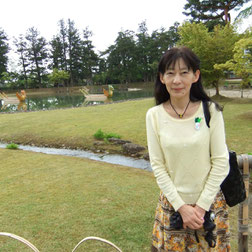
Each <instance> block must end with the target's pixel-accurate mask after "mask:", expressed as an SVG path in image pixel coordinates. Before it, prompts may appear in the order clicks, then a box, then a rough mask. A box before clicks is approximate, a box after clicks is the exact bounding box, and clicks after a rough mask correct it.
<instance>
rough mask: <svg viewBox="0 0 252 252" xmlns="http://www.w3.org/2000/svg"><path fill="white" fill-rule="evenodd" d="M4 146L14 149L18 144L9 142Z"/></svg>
mask: <svg viewBox="0 0 252 252" xmlns="http://www.w3.org/2000/svg"><path fill="white" fill-rule="evenodd" d="M6 148H7V149H10V150H16V149H18V145H17V144H15V143H10V144H7V145H6Z"/></svg>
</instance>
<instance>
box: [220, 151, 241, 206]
mask: <svg viewBox="0 0 252 252" xmlns="http://www.w3.org/2000/svg"><path fill="white" fill-rule="evenodd" d="M229 166H230V170H229V174H228V176H227V177H226V178H225V180H224V181H223V182H222V184H221V190H222V192H223V194H224V197H225V200H226V202H227V204H228V205H229V206H230V207H232V206H235V205H237V204H239V203H241V202H243V201H244V200H245V199H246V189H245V184H244V181H243V177H242V173H241V171H240V169H239V167H238V163H237V158H236V153H235V152H234V151H229Z"/></svg>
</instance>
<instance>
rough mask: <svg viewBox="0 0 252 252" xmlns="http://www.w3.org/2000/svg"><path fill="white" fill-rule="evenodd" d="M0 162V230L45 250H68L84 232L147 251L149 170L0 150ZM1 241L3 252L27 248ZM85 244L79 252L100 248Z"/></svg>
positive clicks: (152, 190) (151, 202)
mask: <svg viewBox="0 0 252 252" xmlns="http://www.w3.org/2000/svg"><path fill="white" fill-rule="evenodd" d="M0 160H1V163H2V164H4V165H1V169H0V177H1V184H0V191H1V203H0V208H1V214H0V223H1V229H0V232H10V233H14V234H16V235H19V236H22V237H24V238H25V239H27V240H29V241H30V242H31V243H32V244H34V245H35V246H36V247H37V248H38V249H39V250H40V251H46V252H47V251H54V252H56V251H59V252H62V251H72V250H71V249H73V248H74V247H75V245H76V244H77V243H78V242H79V241H80V240H81V239H83V238H85V237H87V236H98V237H102V238H105V239H108V240H110V241H112V242H113V243H115V244H116V245H117V246H119V247H120V248H121V249H123V251H139V252H140V251H149V248H150V243H151V230H152V225H153V218H154V211H155V206H156V203H157V200H158V194H159V190H158V188H157V186H156V182H155V179H154V178H153V175H152V173H150V172H147V171H142V170H139V169H133V168H128V167H123V166H118V165H110V164H105V163H101V162H96V161H90V160H86V159H81V158H74V157H62V156H53V155H46V154H39V153H32V152H25V151H21V150H7V149H0ZM0 241H1V242H0V251H1V252H2V251H12V252H13V251H26V250H21V249H20V248H19V246H17V245H18V243H17V242H12V241H11V239H10V238H0ZM87 245H88V246H87ZM87 245H85V246H84V244H83V246H81V247H80V249H79V250H78V251H101V250H99V249H98V250H95V248H94V246H93V245H94V242H88V243H87ZM17 247H18V248H17ZM21 247H22V246H21ZM82 247H83V249H81V248H82ZM15 248H16V249H15ZM87 248H89V250H88V249H87ZM27 251H29V250H28V249H27ZM108 251H111V250H108Z"/></svg>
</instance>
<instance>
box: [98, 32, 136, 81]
mask: <svg viewBox="0 0 252 252" xmlns="http://www.w3.org/2000/svg"><path fill="white" fill-rule="evenodd" d="M106 54H107V55H108V57H107V67H108V82H114V83H127V82H131V81H133V80H135V79H136V76H137V75H138V73H137V71H138V68H137V64H136V62H137V61H136V58H135V57H136V44H135V40H134V32H133V31H129V30H126V31H121V32H119V33H118V36H117V38H116V41H115V45H112V46H110V47H109V48H108V50H106V51H105V52H104V53H103V55H106Z"/></svg>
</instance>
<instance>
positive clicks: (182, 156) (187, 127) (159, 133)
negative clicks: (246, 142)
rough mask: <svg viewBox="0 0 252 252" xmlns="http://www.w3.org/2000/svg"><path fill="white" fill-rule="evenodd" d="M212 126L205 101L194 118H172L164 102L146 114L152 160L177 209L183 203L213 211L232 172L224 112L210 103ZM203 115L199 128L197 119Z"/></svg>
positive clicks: (159, 179) (166, 192) (165, 189)
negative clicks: (208, 123) (213, 206)
mask: <svg viewBox="0 0 252 252" xmlns="http://www.w3.org/2000/svg"><path fill="white" fill-rule="evenodd" d="M210 113H211V120H210V129H209V128H208V127H207V125H206V122H205V117H204V112H203V106H202V102H201V104H200V106H199V108H198V110H197V111H196V113H195V114H194V115H193V116H191V117H190V118H186V119H179V118H178V119H176V118H173V117H171V116H170V115H169V114H168V113H167V112H166V110H165V109H164V107H163V104H161V105H158V106H155V107H153V108H151V109H149V110H148V112H147V114H146V127H147V140H148V150H149V155H150V163H151V166H152V170H153V172H154V175H155V177H156V180H157V184H158V186H159V187H160V189H161V190H162V192H163V193H164V194H165V196H166V197H167V199H168V201H169V202H170V203H171V204H172V206H173V207H174V209H175V211H177V210H178V209H179V208H180V207H181V206H182V205H183V204H197V205H198V206H200V207H202V208H203V209H205V210H206V211H208V210H209V208H210V206H211V204H212V203H213V201H214V198H215V196H216V194H217V192H218V191H219V190H220V184H221V183H222V181H223V180H224V179H225V177H226V176H227V174H228V172H229V162H228V158H229V157H228V150H227V146H226V141H225V129H224V122H223V117H222V113H221V112H220V111H217V110H216V109H215V105H214V104H211V105H210ZM197 117H198V118H200V119H201V121H200V123H199V127H198V129H196V123H195V119H196V118H197Z"/></svg>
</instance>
